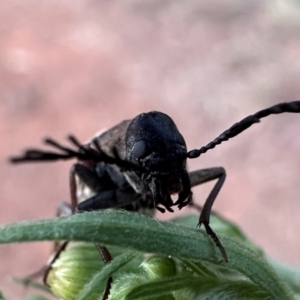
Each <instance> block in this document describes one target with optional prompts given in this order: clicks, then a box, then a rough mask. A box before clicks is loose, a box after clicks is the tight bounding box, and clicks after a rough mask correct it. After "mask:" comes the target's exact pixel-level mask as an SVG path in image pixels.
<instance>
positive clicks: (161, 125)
mask: <svg viewBox="0 0 300 300" xmlns="http://www.w3.org/2000/svg"><path fill="white" fill-rule="evenodd" d="M126 155H127V157H126V159H127V160H128V161H130V163H132V164H133V165H137V166H139V167H141V170H142V171H140V172H141V174H139V175H140V176H142V177H143V179H144V180H145V181H146V182H148V185H149V188H150V190H151V192H152V194H153V198H154V201H155V202H156V204H158V203H161V204H162V205H164V206H165V207H166V208H167V209H168V208H170V207H171V206H172V205H174V204H173V201H172V199H171V197H170V195H171V194H173V193H178V192H179V199H178V201H179V200H180V201H179V202H180V203H182V202H183V201H184V200H185V199H186V198H187V197H188V195H189V194H190V183H189V178H188V174H187V172H186V169H185V168H186V157H187V149H186V144H185V141H184V138H183V136H182V135H181V134H180V132H179V131H178V129H177V127H176V125H175V123H174V122H173V120H172V119H171V118H170V117H169V116H167V115H166V114H164V113H161V112H156V111H153V112H149V113H143V114H140V115H138V116H137V117H135V118H134V119H133V120H132V121H131V122H130V124H129V126H128V129H127V133H126ZM183 198H184V199H183ZM178 201H177V202H176V203H177V204H179V203H178ZM177 204H176V205H177Z"/></svg>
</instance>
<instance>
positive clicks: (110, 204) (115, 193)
mask: <svg viewBox="0 0 300 300" xmlns="http://www.w3.org/2000/svg"><path fill="white" fill-rule="evenodd" d="M140 197H141V195H140V194H137V193H136V192H135V191H134V190H133V188H132V187H131V186H127V187H124V188H117V189H112V190H108V191H102V192H101V193H99V194H97V195H95V196H93V197H91V198H89V199H86V200H85V201H82V202H80V203H79V204H78V205H77V211H78V212H84V211H90V210H99V209H107V208H118V207H124V206H126V205H128V204H131V203H133V202H136V201H137V200H139V198H140Z"/></svg>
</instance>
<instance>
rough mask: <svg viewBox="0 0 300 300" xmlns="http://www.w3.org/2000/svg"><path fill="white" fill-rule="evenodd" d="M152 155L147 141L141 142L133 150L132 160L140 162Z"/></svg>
mask: <svg viewBox="0 0 300 300" xmlns="http://www.w3.org/2000/svg"><path fill="white" fill-rule="evenodd" d="M150 153H151V146H150V144H149V143H148V142H147V141H145V140H139V141H138V142H136V143H135V144H134V146H133V148H132V152H131V160H133V161H134V162H139V161H140V160H141V159H142V158H144V157H146V156H148V155H149V154H150Z"/></svg>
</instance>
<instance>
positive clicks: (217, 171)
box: [190, 167, 228, 262]
mask: <svg viewBox="0 0 300 300" xmlns="http://www.w3.org/2000/svg"><path fill="white" fill-rule="evenodd" d="M225 178H226V172H225V169H224V168H222V167H218V168H209V169H203V170H197V171H194V172H191V173H190V179H191V186H195V185H198V184H202V183H205V182H208V181H211V180H214V179H217V182H216V184H215V186H214V187H213V189H212V190H211V192H210V194H209V195H208V197H207V199H206V201H205V203H204V206H203V208H202V211H201V214H200V217H199V223H198V226H201V224H203V225H204V227H205V230H206V233H207V234H208V235H210V236H211V237H212V239H213V241H214V242H215V244H216V245H217V247H218V248H219V249H220V251H221V253H222V257H223V259H224V261H226V262H228V257H227V254H226V251H225V249H224V247H223V246H222V244H221V242H220V240H219V238H218V237H217V235H216V234H215V232H214V231H213V230H212V229H211V227H210V226H209V217H210V214H211V209H212V206H213V204H214V201H215V199H216V198H217V196H218V194H219V191H220V189H221V188H222V186H223V184H224V181H225Z"/></svg>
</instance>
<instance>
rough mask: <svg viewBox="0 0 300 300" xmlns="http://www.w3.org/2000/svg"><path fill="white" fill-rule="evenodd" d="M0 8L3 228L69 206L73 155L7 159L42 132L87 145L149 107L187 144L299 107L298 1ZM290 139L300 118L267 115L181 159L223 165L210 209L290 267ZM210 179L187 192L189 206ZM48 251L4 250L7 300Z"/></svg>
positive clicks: (2, 280)
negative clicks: (288, 104) (271, 110)
mask: <svg viewBox="0 0 300 300" xmlns="http://www.w3.org/2000/svg"><path fill="white" fill-rule="evenodd" d="M0 4H1V6H0V99H1V100H0V101H1V102H0V133H1V141H2V142H1V146H0V155H1V161H0V163H1V169H0V182H1V187H0V201H1V202H0V223H1V224H4V223H9V222H15V221H21V220H29V219H37V218H50V217H53V216H54V214H55V210H56V207H57V205H58V204H59V202H61V201H62V200H68V199H69V190H68V170H69V168H70V166H71V164H72V162H71V161H70V162H61V163H53V164H27V165H20V166H13V165H10V164H8V162H7V158H8V157H9V156H11V155H12V154H20V153H21V150H23V149H24V148H26V147H28V146H37V147H40V146H41V145H42V144H41V140H42V138H43V137H45V136H51V137H54V138H56V139H58V140H60V141H64V139H65V137H66V136H67V135H68V134H69V133H73V134H75V135H76V136H77V137H78V138H79V139H80V140H81V141H85V140H88V139H89V138H90V137H91V136H93V135H94V133H95V132H97V131H99V130H100V129H103V128H109V127H110V126H112V125H114V124H116V123H117V122H119V121H121V120H123V119H128V118H132V117H134V116H136V115H137V114H139V113H141V112H147V111H151V110H159V111H163V112H165V113H167V114H168V115H170V116H171V117H172V118H173V120H174V121H175V122H176V124H177V126H178V127H179V129H180V131H181V133H182V134H183V136H184V137H185V138H186V142H187V145H188V149H189V150H191V149H194V148H200V147H201V146H203V145H205V144H207V143H208V142H210V141H211V140H212V139H214V138H215V137H216V136H217V135H219V134H220V133H221V132H222V131H224V130H225V129H227V128H228V127H229V126H231V125H232V124H233V123H235V122H237V121H239V120H240V119H241V118H243V117H245V116H247V115H249V114H253V113H255V112H256V111H258V110H260V109H263V108H266V107H268V106H271V105H273V104H276V103H279V102H284V101H290V100H296V99H300V84H299V78H300V59H299V53H300V6H299V2H298V1H293V0H286V1H284V0H277V1H267V0H262V1H254V0H248V1H237V0H230V1H226V2H224V1H221V0H217V1H213V2H211V3H208V2H207V1H163V2H162V1H156V0H155V1H154V0H152V1H126V0H125V1H102V0H98V1H92V0H90V1H89V0H85V1H83V0H72V1H71V0H60V1H54V0H53V1H50V0H49V1H40V0H27V1H25V2H24V1H22V0H19V1H18V0H2V1H1V3H0ZM299 131H300V115H292V114H286V115H279V116H272V117H269V118H267V119H264V120H263V121H262V122H261V123H260V124H259V125H255V126H253V127H252V128H251V129H249V130H248V131H246V132H244V133H243V134H241V135H240V136H238V137H236V138H234V139H232V140H231V141H228V142H226V143H224V144H222V145H220V146H218V147H217V148H216V149H214V150H211V151H209V152H208V153H207V154H205V155H203V156H201V157H200V158H199V159H196V160H190V161H189V169H190V170H195V169H199V168H207V167H213V166H223V167H225V168H226V171H227V175H228V176H227V179H226V182H225V185H224V187H223V189H222V190H221V193H220V195H219V197H218V198H217V201H216V203H215V205H214V209H215V210H216V211H217V212H219V213H220V214H221V215H223V216H225V217H227V218H228V219H230V220H232V221H234V222H236V223H238V224H239V225H240V226H241V228H242V229H243V230H244V231H245V233H246V234H247V235H248V236H249V237H251V238H252V239H253V240H254V241H256V242H257V243H258V244H259V245H260V246H261V247H262V248H263V249H264V250H265V251H266V253H267V254H268V255H269V256H270V257H272V258H277V259H280V260H283V261H286V262H289V263H291V264H293V265H295V266H298V267H300V256H299V251H300V239H299V230H300V218H299V213H300V185H299V180H300V136H299ZM212 185H213V183H209V184H206V185H203V186H200V187H197V188H196V189H194V194H195V198H194V199H195V200H196V202H197V203H199V204H203V203H204V201H205V199H206V197H207V195H208V193H209V191H210V189H211V188H212ZM185 212H188V210H186V211H185ZM158 217H159V218H161V217H162V215H160V214H158ZM167 217H170V215H168V216H167ZM195 226H196V224H195ZM50 249H51V244H50V243H32V244H18V245H1V246H0V265H1V268H0V290H2V291H3V293H4V295H5V296H6V297H7V298H9V299H18V297H20V296H21V295H25V294H26V293H29V292H28V291H27V290H26V289H25V288H23V287H20V286H17V285H15V284H12V283H11V277H12V275H14V276H25V275H27V274H29V273H31V272H33V271H36V270H37V269H38V268H39V267H41V266H42V265H44V262H45V261H46V260H47V259H48V256H49V253H50Z"/></svg>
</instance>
